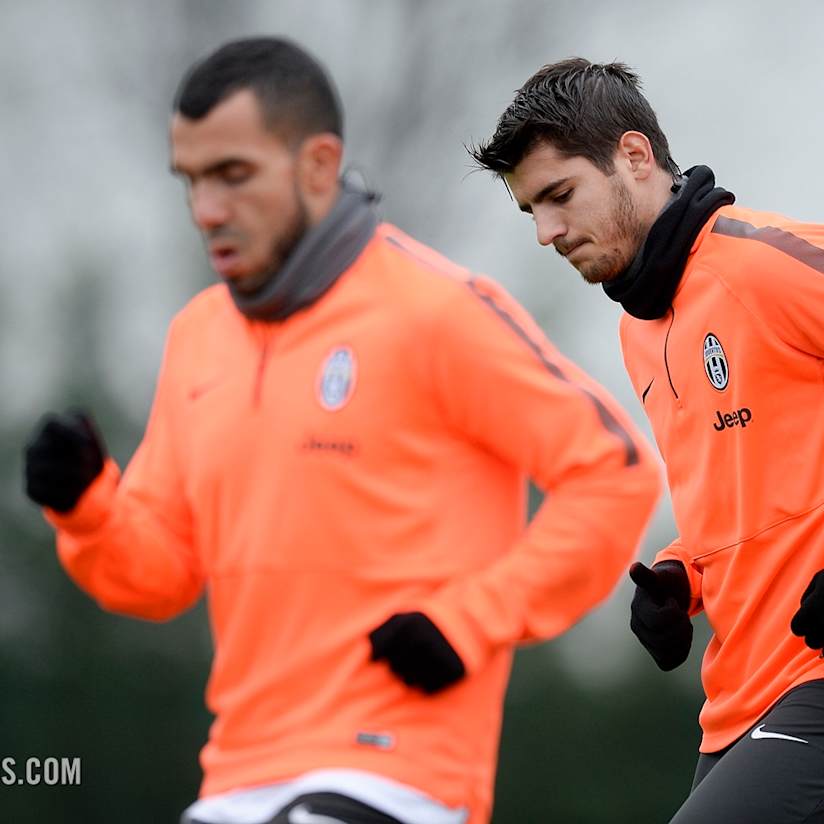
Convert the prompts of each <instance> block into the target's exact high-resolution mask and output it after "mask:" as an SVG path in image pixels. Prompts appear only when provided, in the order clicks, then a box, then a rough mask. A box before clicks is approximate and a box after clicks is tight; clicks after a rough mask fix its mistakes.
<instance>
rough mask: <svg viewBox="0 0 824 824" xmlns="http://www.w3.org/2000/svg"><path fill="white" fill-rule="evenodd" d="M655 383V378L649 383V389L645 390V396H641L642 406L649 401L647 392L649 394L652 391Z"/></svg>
mask: <svg viewBox="0 0 824 824" xmlns="http://www.w3.org/2000/svg"><path fill="white" fill-rule="evenodd" d="M654 383H655V378H653V379H652V380H651V381H650V382H649V385H648V386H647V388H646V389H645V390H644V394H643V395H641V403H642V404H643V403H644V401H645V400H646V399H647V392H649V390H650V389H652V385H653V384H654Z"/></svg>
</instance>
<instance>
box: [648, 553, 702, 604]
mask: <svg viewBox="0 0 824 824" xmlns="http://www.w3.org/2000/svg"><path fill="white" fill-rule="evenodd" d="M661 561H679V562H680V563H682V564H683V565H684V569H685V570H686V572H687V579H688V580H689V583H690V598H691V600H690V610H689V612H690V615H698V613H699V612H702V611H703V609H704V604H703V601H702V596H701V583H702V581H703V576H702V575H701V573H700V572H699V571H698V569H697V568H696V567H695V564H693V563H692V561H691V560H690V556H689V553H688V552H687V550H686V549H684V547H683V546H682V545H681V539H680V538H676V539H675V540H674V541H673V542H672V543H671V544H670V545H669V546H665V547H664V548H663V549H662V550H661V551H660V552H659V553H658V554H657V555H656V556H655V560H654V561H653V564H658V563H660V562H661Z"/></svg>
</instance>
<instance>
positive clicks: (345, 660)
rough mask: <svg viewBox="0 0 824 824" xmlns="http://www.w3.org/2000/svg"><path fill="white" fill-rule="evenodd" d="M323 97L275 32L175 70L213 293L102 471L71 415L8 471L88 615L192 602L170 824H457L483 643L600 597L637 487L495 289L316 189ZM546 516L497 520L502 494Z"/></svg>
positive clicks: (575, 374)
mask: <svg viewBox="0 0 824 824" xmlns="http://www.w3.org/2000/svg"><path fill="white" fill-rule="evenodd" d="M341 119H342V118H341V112H340V106H339V103H338V98H337V94H336V93H335V91H334V88H333V86H332V84H331V81H330V80H329V78H328V77H327V75H326V72H325V71H324V70H323V68H322V67H321V66H320V65H319V64H318V63H317V61H316V60H315V59H314V58H312V57H311V56H309V55H308V54H307V53H306V52H305V51H303V50H302V49H301V48H300V47H298V46H296V45H295V44H293V43H291V42H289V41H285V40H281V39H273V38H259V39H250V40H242V41H236V42H232V43H229V44H227V45H225V46H223V47H222V48H220V49H219V50H218V51H216V52H215V53H213V54H211V55H209V56H208V57H206V58H205V59H204V60H202V61H201V62H200V63H198V64H197V65H196V66H195V67H194V68H193V69H192V70H191V71H190V72H189V73H188V74H187V76H186V77H185V78H184V80H183V82H182V84H181V86H180V89H179V91H178V95H177V98H176V102H175V108H174V115H173V117H172V123H171V150H172V168H173V170H174V171H175V172H176V173H177V174H178V175H180V176H181V177H182V178H183V180H184V181H185V182H186V185H187V190H188V199H189V208H190V210H191V214H192V217H193V220H194V222H195V224H196V226H197V228H198V229H199V230H200V232H201V233H202V235H203V237H204V240H205V242H206V245H207V248H208V253H209V257H210V261H211V264H212V266H213V268H214V269H215V270H216V272H217V273H218V274H219V275H220V276H221V278H222V281H223V282H222V283H220V284H218V285H215V286H213V287H212V288H209V289H207V290H206V291H204V292H203V293H201V294H199V295H198V296H196V297H195V298H194V299H193V300H192V301H191V302H190V303H189V305H188V306H186V308H185V309H184V310H183V311H182V312H181V313H180V314H179V315H178V316H177V317H176V318H175V320H174V321H173V323H172V325H171V329H170V331H169V335H168V340H167V344H166V349H165V354H164V358H163V363H162V367H161V371H160V376H159V379H158V384H157V389H156V396H155V401H154V406H153V409H152V412H151V416H150V419H149V422H148V426H147V430H146V433H145V436H144V439H143V441H142V443H141V445H140V447H139V448H138V450H137V453H136V454H135V456H134V457H133V458H132V460H131V462H130V463H129V466H128V468H127V470H126V472H125V473H124V475H123V477H122V478H121V477H120V473H119V470H118V468H117V466H116V465H115V463H114V462H113V461H112V460H111V459H110V458H108V457H107V456H106V450H105V447H104V445H103V441H102V439H101V438H100V436H99V435H98V434H97V433H96V432H95V430H94V427H93V425H92V423H91V421H90V420H89V419H88V418H87V417H84V416H71V415H57V416H50V417H47V419H46V420H45V421H44V422H43V424H42V425H41V426H40V427H39V428H38V430H37V431H36V432H35V434H34V436H33V438H32V440H31V442H30V444H29V446H28V448H27V460H26V473H27V489H28V493H29V495H30V496H31V497H32V498H33V499H34V500H35V501H37V502H38V503H40V504H42V505H43V506H44V507H46V510H45V511H46V516H47V517H48V519H49V520H50V521H51V523H52V524H53V525H54V526H55V527H56V529H57V542H58V551H59V555H60V559H61V561H62V563H63V564H64V566H65V567H66V569H67V571H68V573H69V574H70V575H71V576H72V578H73V579H74V580H75V581H76V582H77V583H78V585H79V586H81V587H82V588H83V589H84V590H86V591H87V592H88V593H89V594H91V595H92V596H93V597H94V598H95V599H96V600H97V601H98V602H99V603H100V604H101V605H102V606H103V607H105V608H107V609H110V610H113V611H117V612H121V613H125V614H129V615H135V616H140V617H143V618H149V619H157V620H163V619H167V618H171V617H173V616H174V615H177V614H179V613H180V612H181V611H183V610H185V609H187V608H189V607H190V606H191V605H192V604H193V603H194V602H195V601H196V600H197V599H198V598H199V597H200V595H201V594H202V593H203V592H204V591H207V592H208V600H209V610H210V616H211V623H212V627H213V631H214V637H215V658H214V664H213V669H212V673H211V677H210V681H209V686H208V693H207V701H208V705H209V707H210V709H211V710H212V711H213V712H214V714H215V715H216V719H215V722H214V724H213V726H212V729H211V732H210V736H209V741H208V743H207V744H206V746H205V747H204V749H203V752H202V755H201V763H202V766H203V770H204V781H203V786H202V794H201V798H200V800H198V801H197V802H196V803H194V804H193V805H192V806H191V807H190V808H189V809H188V810H187V811H186V813H185V815H184V821H185V822H189V824H227V823H228V824H252V822H254V823H255V824H262V822H277V824H322V823H323V824H329V823H330V822H343V823H344V824H398V822H401V824H459V823H462V822H472V824H476V823H479V822H486V821H488V819H489V815H490V809H491V804H492V787H493V781H494V773H495V760H496V752H497V746H498V735H499V728H500V721H501V708H502V701H503V697H504V691H505V688H506V682H507V677H508V672H509V668H510V663H511V657H512V649H513V645H515V644H517V643H519V642H524V641H530V640H537V639H542V638H550V637H553V636H555V635H557V634H558V633H560V632H563V631H564V630H565V629H567V628H568V627H569V626H570V625H571V624H572V623H574V622H575V621H577V620H578V619H579V618H580V617H581V616H582V615H583V614H584V613H585V612H586V611H587V610H588V609H590V608H592V607H593V606H594V605H595V604H597V603H598V602H599V601H601V600H602V599H603V598H604V597H605V596H606V595H607V594H608V593H609V592H610V591H611V589H612V588H613V586H614V585H615V583H616V581H617V580H618V578H619V576H620V575H621V572H622V570H623V569H624V568H625V566H626V565H627V564H628V563H629V562H630V560H631V558H632V556H633V553H634V551H635V549H636V546H637V544H638V541H639V537H640V535H641V533H642V530H643V528H644V526H645V523H646V521H647V519H648V516H649V514H650V511H651V509H652V507H653V505H654V502H655V499H656V497H657V493H658V480H657V474H656V469H655V464H654V459H653V458H651V455H650V451H649V450H648V448H647V447H645V445H644V442H643V440H642V437H641V436H640V435H639V433H638V432H637V431H636V429H635V428H634V427H633V426H632V424H631V423H630V421H629V420H628V418H627V416H626V414H625V413H624V412H623V411H622V410H621V409H620V408H619V407H618V406H617V405H616V404H615V402H614V401H613V400H612V399H611V398H610V397H609V396H608V395H607V393H606V392H605V391H604V390H603V389H602V388H600V387H599V386H597V385H596V384H595V383H594V382H593V381H592V380H590V379H589V378H588V377H587V376H586V375H584V374H583V373H582V372H581V370H579V369H577V368H576V367H575V366H574V365H573V364H571V363H570V362H569V361H567V360H565V359H564V358H563V357H562V356H561V355H560V354H559V353H558V352H557V351H556V350H555V349H554V348H553V346H552V345H551V344H550V343H549V342H548V341H547V340H546V338H545V337H544V336H543V335H542V334H541V333H540V331H539V330H538V328H537V327H536V325H535V324H534V322H533V321H531V320H530V318H529V317H528V316H527V315H526V313H525V312H524V311H523V310H522V309H521V308H520V307H519V306H518V305H517V304H515V303H514V302H513V301H512V299H511V298H510V297H508V296H507V295H506V294H505V293H504V291H503V290H502V289H501V288H500V287H499V286H497V285H496V284H494V283H493V282H491V281H489V280H487V279H486V278H483V277H480V276H476V275H474V274H472V273H470V272H468V271H466V270H464V269H462V268H461V267H459V266H457V265H455V264H453V263H451V262H449V261H447V260H445V259H444V258H442V257H441V256H439V255H438V254H436V253H435V252H433V251H432V250H430V249H428V248H426V247H425V246H423V245H421V244H420V243H417V242H416V241H414V240H413V239H412V238H410V237H408V236H407V235H405V234H404V233H403V232H401V231H400V230H398V229H396V228H395V227H394V226H391V225H389V224H386V223H379V222H378V219H377V217H376V215H375V212H374V210H373V205H372V198H371V197H370V196H369V195H368V194H366V193H364V192H362V191H359V190H358V189H356V188H353V187H352V186H351V185H349V184H347V183H345V182H342V181H341V174H340V164H341V155H342V148H343V140H342V134H343V130H342V123H341ZM527 476H529V477H532V478H534V479H535V481H536V482H537V483H538V484H539V485H540V486H541V487H542V488H544V489H545V490H547V491H548V493H549V495H548V498H547V501H546V503H545V504H544V505H543V507H542V508H541V510H540V512H539V513H538V515H537V516H536V518H535V519H534V521H533V522H532V524H531V525H530V527H529V529H528V530H526V531H525V530H524V503H525V498H524V494H525V489H524V480H525V478H526V477H527Z"/></svg>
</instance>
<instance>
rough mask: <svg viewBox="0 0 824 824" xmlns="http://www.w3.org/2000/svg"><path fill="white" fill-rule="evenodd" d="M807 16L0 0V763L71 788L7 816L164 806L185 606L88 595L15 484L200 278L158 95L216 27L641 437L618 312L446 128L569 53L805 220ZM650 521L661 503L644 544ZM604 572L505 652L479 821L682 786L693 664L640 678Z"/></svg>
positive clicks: (14, 797) (116, 391)
mask: <svg viewBox="0 0 824 824" xmlns="http://www.w3.org/2000/svg"><path fill="white" fill-rule="evenodd" d="M822 30H824V3H822V2H820V0H796V2H793V3H783V4H781V5H780V6H779V5H778V4H776V3H773V2H758V1H757V0H746V2H745V1H744V0H740V1H735V0H731V1H730V2H725V3H720V2H718V1H717V0H691V2H690V3H689V4H674V3H660V2H653V0H638V1H637V2H632V1H631V0H628V1H627V2H624V3H609V2H606V0H603V1H599V0H544V2H539V0H513V1H512V2H509V3H501V2H496V0H449V2H443V0H383V2H377V0H314V1H313V2H312V3H301V2H298V0H293V1H292V2H287V1H286V0H243V2H241V1H240V0H236V1H235V2H228V0H227V1H226V2H219V0H199V1H196V0H166V2H162V3H161V2H145V3H131V2H126V0H108V1H107V2H105V3H104V2H99V0H71V2H58V0H27V2H26V3H22V2H14V0H0V77H2V82H0V107H2V109H1V111H2V120H0V181H1V183H0V185H1V186H2V197H0V218H2V225H4V226H5V227H6V229H5V233H4V239H3V242H2V244H0V397H1V398H2V407H0V457H1V458H2V460H0V484H2V495H0V696H2V700H0V757H14V758H17V759H18V761H22V760H24V759H25V758H27V757H30V756H37V757H41V758H45V757H47V756H57V757H60V756H80V757H81V758H82V785H81V786H80V787H67V788H60V787H46V786H42V785H41V786H38V787H18V786H12V787H7V786H2V785H0V819H2V820H3V821H9V822H45V821H54V822H69V823H70V824H74V822H77V824H81V822H82V824H98V822H100V824H102V823H103V822H106V824H109V822H113V821H116V822H118V823H119V824H132V823H133V822H134V824H137V822H148V821H151V822H158V823H159V824H163V823H164V822H170V823H171V822H176V821H177V816H178V815H179V813H180V811H181V809H182V808H184V807H185V806H186V805H187V804H188V803H189V802H190V801H191V800H192V799H193V798H194V797H195V795H196V793H197V787H198V782H199V777H200V773H199V767H198V764H197V757H196V756H197V752H198V750H199V748H200V746H201V745H202V743H203V742H204V740H205V736H206V731H207V727H208V723H209V717H208V715H207V713H206V711H205V709H203V699H202V693H203V688H204V684H205V680H206V677H207V672H208V666H209V660H210V656H211V647H210V641H209V635H208V626H207V620H206V614H205V610H204V608H203V605H202V604H201V605H199V606H198V607H197V608H196V609H194V610H193V611H192V612H190V613H189V614H187V615H185V616H183V617H181V618H179V619H177V620H175V621H173V622H171V623H169V624H162V625H152V624H146V623H141V622H138V621H134V620H129V619H125V618H121V617H117V616H113V615H109V614H107V613H104V612H102V611H100V610H99V609H98V608H97V607H96V606H95V605H94V604H93V603H92V602H91V601H90V600H89V599H87V598H86V597H85V596H83V595H82V594H81V593H80V592H78V591H77V590H76V589H75V587H74V586H73V585H72V584H71V582H70V581H69V580H68V579H67V578H66V576H65V575H64V574H63V573H62V571H61V570H60V569H59V568H58V565H57V562H56V560H55V557H54V552H53V539H52V534H51V531H50V530H49V528H48V527H47V526H46V524H45V523H44V522H43V521H42V519H41V518H40V515H39V513H38V512H37V511H36V509H35V508H34V507H33V506H31V505H30V504H28V503H27V502H26V501H25V500H24V498H23V495H22V491H21V447H22V444H23V443H24V441H25V439H26V437H27V435H28V433H29V431H30V430H31V428H32V427H33V425H34V423H35V422H36V420H37V418H38V417H39V416H40V414H42V413H43V412H44V411H46V410H49V409H62V408H64V407H67V406H70V405H76V404H82V405H84V406H88V407H90V408H92V409H93V410H94V412H95V414H96V416H97V418H98V420H99V422H100V425H101V427H102V429H103V431H104V433H105V435H106V437H107V440H108V443H109V445H110V449H111V451H112V453H113V454H114V456H115V457H116V458H117V459H118V460H119V461H120V462H121V464H122V463H125V462H126V461H127V460H128V458H129V456H130V455H131V453H132V452H133V451H134V449H135V447H136V445H137V443H138V441H139V439H140V436H141V433H142V428H143V425H144V422H145V419H146V415H147V412H148V408H149V404H150V401H151V396H152V392H153V386H154V380H155V375H156V371H157V367H158V364H159V358H160V353H161V347H162V344H163V339H164V334H165V330H166V326H167V324H168V322H169V320H170V319H171V317H172V315H173V314H174V313H175V312H176V311H177V310H178V309H180V308H181V306H182V305H183V304H184V303H185V302H186V300H187V299H188V298H189V297H191V296H192V295H193V294H194V293H195V292H196V291H198V290H199V289H201V288H202V287H204V286H206V285H208V284H209V283H211V282H212V275H211V273H210V270H209V267H208V264H207V261H206V259H205V255H204V254H203V251H202V249H201V245H200V241H199V239H198V237H197V235H196V233H195V231H194V230H193V229H192V227H191V225H190V224H189V221H188V216H187V212H186V207H185V204H184V193H183V189H182V187H181V184H180V183H179V182H177V181H175V180H174V179H173V178H172V177H171V175H170V174H169V173H168V146H167V134H166V129H167V121H168V115H169V107H170V101H171V99H172V95H173V92H174V89H175V87H176V85H177V82H178V80H179V78H180V76H181V75H182V73H183V72H184V71H185V69H186V68H187V67H188V66H189V65H190V64H191V63H192V62H193V61H194V60H195V59H197V58H199V57H201V56H202V55H203V54H204V53H206V52H208V51H210V50H212V49H213V48H214V47H216V46H217V45H218V44H220V43H221V42H222V41H224V40H226V39H229V38H234V37H238V36H244V35H250V34H259V33H268V34H285V35H288V36H291V37H293V38H294V39H296V40H298V41H299V42H300V43H302V44H303V45H305V46H306V47H308V48H309V49H310V50H311V51H313V52H314V53H315V55H316V56H317V57H319V58H320V59H321V60H322V61H323V62H325V63H326V65H327V66H328V67H329V69H330V71H331V73H332V75H333V76H334V78H335V79H336V81H337V84H338V86H339V89H340V92H341V96H342V99H343V103H344V108H345V111H346V115H347V126H346V130H347V146H348V149H347V156H348V165H349V166H351V167H353V168H356V169H358V170H359V171H360V173H361V174H362V176H363V177H364V178H365V179H366V181H367V182H368V183H369V184H370V185H371V186H373V187H374V188H376V189H377V190H379V191H381V192H382V193H383V201H382V204H381V211H382V215H383V217H384V218H385V219H387V220H390V221H392V222H394V223H396V224H398V225H399V226H400V227H402V228H403V229H404V230H406V231H407V232H409V233H411V234H412V235H414V236H415V237H417V238H418V239H419V240H421V241H423V242H425V243H427V244H429V245H431V246H433V247H434V248H436V249H438V250H439V251H441V252H443V253H445V254H446V255H447V256H449V257H451V258H453V259H455V260H456V261H458V262H460V263H463V264H466V265H468V266H470V267H472V268H474V269H476V270H479V271H483V272H485V273H487V274H490V275H492V276H493V277H495V278H497V279H498V280H500V281H501V282H503V283H504V284H505V285H506V286H507V288H508V289H509V290H510V291H511V292H513V293H514V294H515V296H516V297H517V298H518V299H520V300H521V301H522V302H523V303H524V304H525V305H526V306H527V307H528V308H529V309H530V310H531V312H532V313H533V314H534V315H535V317H536V318H537V319H538V321H539V323H540V324H541V325H542V326H543V328H544V329H545V330H546V331H547V333H548V334H549V336H550V337H551V338H552V339H553V341H554V342H555V343H556V345H558V346H559V348H560V349H561V350H562V351H563V352H564V353H565V354H567V355H568V356H570V357H572V358H573V359H574V360H576V361H577V362H579V363H580V364H581V365H582V366H584V367H585V368H586V369H587V370H588V371H589V372H590V373H591V374H592V375H594V376H595V377H596V378H597V379H599V380H600V381H601V382H602V383H603V384H605V385H606V386H607V387H608V388H609V389H610V390H611V391H612V392H613V393H614V394H615V395H616V396H617V397H618V398H619V400H620V401H621V402H622V403H623V404H624V405H625V406H626V407H627V408H629V409H630V410H631V411H632V413H633V415H634V416H635V418H636V419H637V420H638V421H639V423H641V425H642V426H643V427H644V428H645V430H646V431H648V429H647V428H646V424H645V422H644V421H642V419H641V413H640V408H639V406H638V404H637V402H636V400H635V398H634V397H633V395H632V393H631V391H630V387H629V383H628V381H627V379H626V377H625V375H624V372H623V368H622V365H621V359H620V355H619V350H618V341H617V321H618V313H619V312H618V307H617V306H616V305H615V304H613V303H611V302H610V301H608V300H607V299H606V298H605V296H604V295H603V293H602V292H601V290H600V289H593V288H592V287H588V286H586V285H585V284H584V283H583V282H582V281H581V280H580V278H579V276H578V275H577V273H575V272H574V270H572V269H571V267H569V266H568V265H566V264H564V262H563V261H562V260H561V259H560V258H559V257H558V256H557V255H555V254H553V253H552V251H551V250H546V249H541V248H540V247H538V245H537V244H536V242H535V237H534V230H533V226H532V224H531V222H530V220H529V219H528V218H527V217H526V216H524V215H521V214H520V213H519V212H518V210H517V208H516V207H515V206H514V205H513V203H512V202H511V201H510V200H509V198H508V196H507V194H506V192H505V190H504V188H503V186H502V184H500V183H499V182H496V181H494V180H493V179H492V178H491V177H490V176H489V175H487V174H485V173H480V172H473V171H472V168H471V164H470V162H469V158H468V155H467V154H466V151H465V149H464V144H466V143H469V142H473V141H478V140H480V139H484V138H486V137H488V136H489V135H490V134H491V133H492V131H493V129H494V126H495V123H496V120H497V118H498V116H499V115H500V113H501V112H502V111H503V109H504V108H505V106H506V105H507V104H508V103H509V101H510V100H511V97H512V95H513V92H514V90H515V89H517V88H518V87H519V86H520V85H521V84H522V83H523V82H524V81H525V80H526V78H527V77H528V76H529V75H531V74H532V73H533V72H534V71H535V70H536V69H537V68H538V67H539V66H541V65H542V64H544V63H547V62H551V61H554V60H558V59H561V58H563V57H567V56H570V55H582V56H585V57H588V58H590V59H592V60H595V61H608V60H614V59H619V60H623V61H625V62H627V63H629V64H630V65H631V66H633V67H635V68H636V69H637V70H638V71H639V72H640V74H641V76H642V78H643V80H644V86H645V89H646V93H647V95H648V97H649V99H650V101H651V103H652V105H653V107H654V108H655V110H656V111H657V113H658V115H659V119H660V121H661V124H662V126H663V128H664V131H665V132H666V133H667V134H668V136H669V139H670V145H671V148H672V151H673V155H674V157H675V158H676V160H677V161H678V162H679V163H680V164H681V166H682V168H687V167H689V166H691V165H694V164H696V163H706V164H708V165H710V166H711V167H712V168H713V169H714V170H715V172H716V176H717V178H718V181H719V183H720V184H721V185H723V186H725V187H726V188H728V189H731V190H732V191H734V192H735V193H736V194H737V195H738V199H739V202H740V203H743V204H745V205H747V206H752V207H755V208H761V209H769V210H773V211H779V212H784V213H787V214H790V215H792V216H795V217H798V218H802V219H807V220H812V221H821V220H823V219H824V206H823V205H822V202H821V196H820V192H821V189H820V186H821V177H822V173H821V166H820V161H819V155H820V152H821V146H822V140H821V135H822V134H824V106H822V104H821V101H822V99H823V98H824V95H823V94H822V85H823V84H824V81H822V77H824V49H822V48H821V32H822ZM674 530H675V528H674V525H673V522H672V515H671V512H670V509H669V505H668V502H667V501H664V502H662V505H661V507H660V510H659V512H658V514H657V516H656V519H655V522H654V524H653V526H652V528H651V530H650V532H649V535H648V537H647V540H646V542H645V545H644V548H643V555H644V557H645V558H647V559H648V558H651V557H652V555H653V553H654V552H655V551H656V549H657V548H659V547H661V546H662V545H664V544H666V543H668V542H669V541H670V540H671V539H672V538H673V537H674V534H675V532H674ZM630 597H631V592H630V587H629V586H628V585H627V584H622V585H621V586H620V588H619V589H618V591H617V592H616V593H615V594H614V596H613V597H612V598H611V599H610V600H609V601H608V602H607V603H606V604H605V605H604V606H603V607H602V608H600V609H599V610H598V611H597V612H595V613H594V614H592V615H591V616H589V617H588V618H587V619H585V620H584V621H583V622H581V623H580V624H579V625H578V626H577V627H575V628H574V629H573V630H572V631H571V632H569V633H568V634H567V635H565V636H564V637H563V638H560V639H558V640H556V641H553V642H551V643H547V644H543V645H539V646H536V647H533V648H529V649H525V650H523V651H521V652H519V654H518V659H517V662H516V667H515V671H514V674H513V678H512V683H511V687H510V690H509V694H508V698H507V707H506V724H505V728H504V733H503V739H502V744H501V763H500V769H499V775H498V786H497V803H496V809H495V817H494V824H515V823H516V822H519V823H521V824H522V823H523V822H565V823H566V822H569V823H573V824H579V823H580V824H589V822H606V821H609V822H611V823H612V824H621V822H639V821H643V822H652V823H653V824H655V822H664V821H667V820H668V818H669V816H670V815H671V814H672V812H673V811H674V810H675V809H676V808H677V806H678V804H679V803H680V801H681V800H682V799H683V797H684V796H685V794H686V793H687V791H688V789H689V785H690V782H691V777H692V769H693V764H694V760H695V754H696V748H697V745H698V740H699V732H698V726H697V713H698V710H699V708H700V705H701V701H702V696H701V690H700V685H699V681H698V677H699V676H698V671H699V665H700V654H701V650H702V648H703V645H704V643H705V641H706V638H707V629H706V626H705V624H704V622H703V621H702V620H701V619H699V620H698V622H697V625H698V626H697V635H696V643H695V645H694V648H693V653H692V655H691V657H690V660H689V661H688V662H687V664H686V665H684V666H683V667H682V668H681V669H679V670H677V671H675V672H673V673H670V674H667V675H665V674H662V673H660V672H658V670H657V669H656V668H655V666H654V664H653V663H652V661H651V660H650V659H649V658H648V657H647V656H646V654H645V653H644V652H643V651H642V650H641V648H640V647H639V646H638V645H637V644H636V643H635V642H634V639H633V638H632V636H631V635H630V634H629V631H628V628H627V618H628V607H629V601H630Z"/></svg>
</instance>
